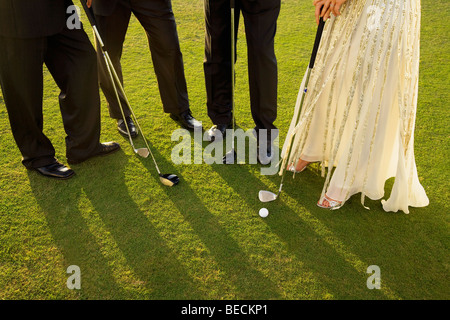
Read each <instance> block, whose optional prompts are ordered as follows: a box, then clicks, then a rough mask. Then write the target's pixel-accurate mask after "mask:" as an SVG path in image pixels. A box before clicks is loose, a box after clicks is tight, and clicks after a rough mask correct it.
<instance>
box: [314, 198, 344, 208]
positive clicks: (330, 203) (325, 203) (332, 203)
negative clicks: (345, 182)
mask: <svg viewBox="0 0 450 320" xmlns="http://www.w3.org/2000/svg"><path fill="white" fill-rule="evenodd" d="M341 204H342V201H337V200H334V199H331V198H330V197H329V196H327V195H325V197H323V199H322V201H320V200H319V202H317V206H318V207H320V208H324V209H339V208H340V207H341Z"/></svg>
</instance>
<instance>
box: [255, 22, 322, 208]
mask: <svg viewBox="0 0 450 320" xmlns="http://www.w3.org/2000/svg"><path fill="white" fill-rule="evenodd" d="M324 26H325V21H324V20H323V18H322V17H321V18H320V22H319V26H318V28H317V33H316V40H315V42H314V48H313V51H312V54H311V60H310V62H309V67H308V71H307V74H306V79H305V88H304V90H303V92H302V97H301V100H300V107H299V111H298V114H297V119H296V121H295V123H297V122H298V120H299V118H300V114H301V110H302V107H303V102H304V100H305V96H306V93H307V92H308V82H309V77H310V75H311V70H312V69H313V68H314V63H315V61H316V56H317V51H318V49H319V45H320V39H321V38H322V32H323V28H324ZM292 137H293V132H291V133H290V136H289V143H288V149H287V150H286V153H287V157H286V158H285V159H289V157H290V155H291V146H292ZM286 171H287V170H286V169H284V170H283V173H282V175H281V182H280V188H279V189H278V193H273V192H270V191H265V190H260V191H259V194H258V197H259V200H260V201H261V202H270V201H274V200H276V199H277V198H278V196H279V195H280V193H281V189H282V188H283V180H284V176H285V173H286Z"/></svg>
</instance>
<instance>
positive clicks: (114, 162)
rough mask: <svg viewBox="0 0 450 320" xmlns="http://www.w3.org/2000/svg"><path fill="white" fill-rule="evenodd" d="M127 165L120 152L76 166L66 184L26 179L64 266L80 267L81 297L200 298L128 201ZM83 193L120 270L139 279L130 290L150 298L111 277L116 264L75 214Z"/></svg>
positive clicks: (32, 177)
mask: <svg viewBox="0 0 450 320" xmlns="http://www.w3.org/2000/svg"><path fill="white" fill-rule="evenodd" d="M126 163H127V156H126V155H125V154H123V153H119V154H115V155H112V156H108V157H106V158H98V159H92V160H89V161H88V162H86V163H84V164H81V165H79V166H76V167H74V169H75V170H76V172H77V176H75V177H74V178H72V179H71V180H69V181H65V182H59V181H58V182H53V183H50V182H48V181H47V180H45V181H43V180H42V178H41V177H37V176H36V175H33V174H30V182H31V185H32V189H33V192H34V194H35V197H36V199H37V201H38V203H39V204H40V206H41V207H42V208H43V210H44V211H45V213H46V218H47V220H48V224H49V227H50V230H51V232H52V235H53V237H54V239H55V241H56V243H57V245H58V246H59V247H60V249H61V251H62V253H63V254H64V257H65V259H66V261H67V265H68V266H69V265H71V264H75V265H78V266H79V267H80V268H81V273H82V289H83V290H81V291H80V295H81V297H83V298H89V299H129V298H133V299H135V298H138V299H141V298H150V299H186V298H189V297H190V296H192V295H193V296H198V294H197V293H196V289H195V288H196V284H195V283H193V280H192V279H190V277H188V272H187V271H186V270H185V269H183V267H182V266H180V264H179V263H178V260H177V257H176V256H175V255H174V254H173V252H172V251H171V250H170V249H169V248H168V247H167V246H166V245H165V242H164V240H163V239H162V238H161V237H160V236H159V233H158V232H157V230H156V229H155V228H154V227H153V226H152V225H151V223H150V222H149V220H148V219H147V218H146V217H145V214H144V212H142V211H141V210H140V209H139V208H138V206H137V205H136V204H135V202H134V201H133V199H132V198H131V197H130V196H129V194H128V189H127V186H126V184H125V180H124V167H125V165H126ZM43 189H44V190H43ZM82 194H85V196H86V197H87V199H89V201H90V203H91V205H92V206H93V209H94V212H96V213H97V214H98V216H99V217H100V219H101V220H102V222H103V224H104V225H105V228H106V229H107V232H109V233H110V235H111V236H112V238H113V239H114V242H115V244H116V245H117V247H118V248H119V250H120V252H121V254H123V256H124V257H125V259H126V263H127V265H126V266H124V267H125V268H127V269H131V271H132V272H133V273H134V274H135V275H136V276H137V278H138V279H137V281H138V283H136V284H131V285H133V286H135V287H136V288H138V287H142V286H144V287H145V288H147V289H148V290H147V291H148V292H150V296H139V295H138V294H136V293H132V294H130V293H129V292H125V290H124V289H123V288H121V286H120V285H119V284H118V283H117V280H116V277H120V275H116V274H113V272H114V271H113V270H112V269H111V267H110V265H114V264H115V261H108V260H107V259H106V258H105V256H104V254H103V253H102V249H103V250H104V249H105V248H101V247H100V245H99V244H98V241H99V240H98V239H95V237H94V236H93V235H92V234H91V232H90V231H89V226H88V225H87V224H86V222H85V221H84V219H83V217H82V215H81V212H80V210H79V209H78V206H79V204H78V202H79V199H80V196H81V195H82ZM61 195H62V196H63V197H64V199H61V198H60V197H61ZM94 227H95V226H94ZM109 254H111V253H110V252H109ZM125 281H127V280H125ZM128 281H129V280H128ZM138 291H142V290H138ZM136 295H138V296H137V297H136Z"/></svg>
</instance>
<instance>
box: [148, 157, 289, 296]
mask: <svg viewBox="0 0 450 320" xmlns="http://www.w3.org/2000/svg"><path fill="white" fill-rule="evenodd" d="M152 152H153V154H154V155H155V158H156V160H157V161H158V164H159V163H161V165H160V168H161V170H164V172H169V171H170V172H171V173H173V172H175V171H176V170H175V167H174V166H173V165H172V164H171V163H169V162H168V161H164V158H163V157H162V155H161V154H160V153H159V152H158V151H156V150H153V149H152ZM140 160H141V162H142V163H143V165H144V166H145V167H146V168H147V169H148V170H149V171H151V172H152V176H154V177H155V179H157V174H156V171H155V169H154V166H153V163H152V161H151V160H150V161H147V160H146V159H140ZM198 168H199V170H201V166H198ZM189 179H195V177H180V184H179V185H177V186H174V187H171V188H170V187H166V186H161V187H162V188H163V190H164V191H165V192H166V194H167V195H168V197H169V198H170V199H171V201H172V202H173V204H174V205H175V207H176V208H177V209H178V210H179V212H180V213H181V214H182V215H183V216H184V218H185V219H186V221H187V222H188V223H189V224H190V225H191V227H192V228H193V229H194V231H195V233H196V234H197V235H198V237H199V238H200V239H201V241H202V243H203V244H204V245H205V246H206V247H207V248H208V250H209V253H210V254H211V256H212V258H213V259H214V260H215V261H216V262H217V264H218V265H219V267H220V270H218V271H219V272H220V273H225V274H226V279H227V281H229V282H231V283H232V285H233V286H234V287H235V288H236V293H235V295H236V296H235V297H234V298H235V299H280V298H281V296H280V294H279V289H278V288H277V286H276V285H275V284H274V283H273V282H272V281H271V280H270V279H269V278H268V277H266V276H265V275H263V274H262V273H261V272H259V271H258V270H256V269H255V268H253V267H252V266H251V265H252V264H251V263H250V261H249V260H248V257H247V255H246V254H245V253H244V252H243V251H242V249H241V248H240V246H239V244H238V243H237V242H236V240H234V239H233V238H232V237H231V236H230V235H229V233H228V231H227V230H226V229H225V228H224V227H223V226H222V223H221V221H220V219H219V218H218V217H216V216H215V215H213V214H212V213H211V212H210V211H209V210H208V209H207V208H206V207H205V205H204V204H203V201H202V200H201V199H200V198H199V197H198V196H197V192H196V191H195V190H193V189H192V188H191V187H190V184H189ZM211 188H212V189H211V192H214V190H213V188H214V186H211ZM180 193H181V194H182V195H181V196H180ZM194 204H195V205H194ZM220 289H223V288H218V289H216V291H217V290H218V291H219V296H218V297H217V298H221V297H224V296H229V295H230V292H220Z"/></svg>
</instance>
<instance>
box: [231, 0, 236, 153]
mask: <svg viewBox="0 0 450 320" xmlns="http://www.w3.org/2000/svg"><path fill="white" fill-rule="evenodd" d="M230 9H231V115H232V119H231V121H232V122H233V123H232V128H233V133H232V135H231V137H232V141H231V148H232V149H233V150H234V129H235V127H234V126H235V122H236V119H235V115H234V107H235V105H234V91H235V74H236V69H235V62H236V33H235V32H236V30H235V21H234V19H235V11H234V10H235V3H234V0H230Z"/></svg>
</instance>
